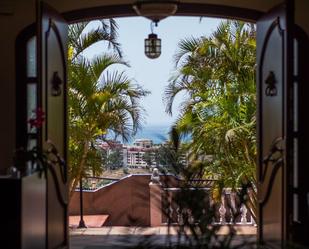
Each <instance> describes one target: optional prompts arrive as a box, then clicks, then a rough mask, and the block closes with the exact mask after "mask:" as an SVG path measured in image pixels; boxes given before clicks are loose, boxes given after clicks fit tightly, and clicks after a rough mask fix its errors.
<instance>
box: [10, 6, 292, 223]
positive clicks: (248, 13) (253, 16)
mask: <svg viewBox="0 0 309 249" xmlns="http://www.w3.org/2000/svg"><path fill="white" fill-rule="evenodd" d="M288 10H289V11H293V9H291V10H290V9H288ZM263 14H265V13H264V12H260V11H257V10H253V9H245V8H239V7H233V6H223V5H214V4H196V3H179V4H178V11H177V12H176V14H175V15H174V16H203V17H217V18H227V19H237V20H243V21H247V22H252V23H256V22H257V20H258V19H259V18H260V17H261V16H262V15H263ZM62 16H63V17H64V19H65V20H66V21H67V22H68V23H75V22H80V21H90V20H95V19H100V18H102V19H104V18H120V17H139V16H138V15H137V14H136V13H135V11H134V10H133V8H132V5H131V4H121V5H107V6H99V7H94V8H86V9H79V10H74V11H69V12H64V13H62ZM31 27H32V28H31ZM32 32H33V35H35V29H33V24H32V25H30V26H28V27H27V28H25V29H24V31H22V32H21V33H20V35H19V36H18V38H17V40H16V51H17V55H16V58H17V57H18V58H20V54H19V51H20V44H22V43H24V42H26V41H27V39H26V38H29V37H31V33H32ZM21 54H22V53H21ZM24 67H25V66H23V65H22V63H21V61H20V59H16V75H24ZM21 79H23V80H24V78H18V77H17V80H16V89H17V91H16V117H17V120H19V119H20V118H19V116H20V117H24V116H25V112H22V111H21V110H18V105H20V103H21V101H22V100H24V99H25V97H24V96H23V91H22V89H24V88H23V87H24V86H22V84H23V83H24V82H23V80H21ZM21 125H22V122H19V121H18V122H17V123H16V127H17V129H16V130H19V127H21ZM21 138H22V139H23V140H22V141H25V137H22V136H16V145H20V144H21V141H20V139H21ZM285 219H288V217H285Z"/></svg>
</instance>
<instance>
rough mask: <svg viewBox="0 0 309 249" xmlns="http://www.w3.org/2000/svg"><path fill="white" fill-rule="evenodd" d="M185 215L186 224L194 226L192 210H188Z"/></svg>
mask: <svg viewBox="0 0 309 249" xmlns="http://www.w3.org/2000/svg"><path fill="white" fill-rule="evenodd" d="M187 214H188V223H189V224H191V225H193V224H194V217H193V214H192V210H191V209H188V211H187Z"/></svg>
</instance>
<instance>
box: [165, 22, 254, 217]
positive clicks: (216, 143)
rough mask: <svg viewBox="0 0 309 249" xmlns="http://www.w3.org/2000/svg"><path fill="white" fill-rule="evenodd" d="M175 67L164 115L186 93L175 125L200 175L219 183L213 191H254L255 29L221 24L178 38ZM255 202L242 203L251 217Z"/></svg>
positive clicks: (166, 93) (248, 25)
mask: <svg viewBox="0 0 309 249" xmlns="http://www.w3.org/2000/svg"><path fill="white" fill-rule="evenodd" d="M175 63H176V69H177V73H176V75H174V76H173V77H172V78H171V79H170V82H169V85H168V86H167V88H166V91H165V101H166V111H167V112H168V113H170V114H171V113H172V106H173V102H174V98H175V97H176V96H177V95H178V94H179V93H180V92H185V93H186V96H187V97H188V98H187V99H185V100H184V101H183V102H182V104H181V112H180V115H179V117H178V120H177V122H176V126H177V129H178V130H179V131H180V132H183V133H190V134H191V137H192V143H191V146H190V152H191V153H192V157H191V158H194V159H195V163H197V162H200V163H203V164H204V170H205V173H204V174H205V176H207V177H208V176H212V177H215V178H216V179H218V184H217V187H219V186H220V187H232V188H234V189H235V190H236V189H238V188H239V187H241V186H242V185H244V184H248V183H250V184H252V185H253V188H252V189H253V190H255V189H256V179H255V161H256V160H255V159H256V135H255V126H256V122H255V111H256V97H255V94H256V88H255V72H254V70H255V27H254V26H253V25H251V24H247V23H244V22H240V21H223V22H222V23H221V24H220V25H219V27H218V29H217V30H216V31H215V32H213V34H212V35H211V36H210V37H201V38H198V39H196V38H189V39H184V40H182V41H181V42H180V43H179V51H178V53H177V54H176V55H175ZM207 155H211V157H212V160H205V157H206V156H207ZM208 158H209V157H208ZM254 199H255V197H254V196H253V197H252V199H250V198H249V200H248V202H247V204H248V206H250V210H251V211H252V214H253V215H254V214H255V204H254Z"/></svg>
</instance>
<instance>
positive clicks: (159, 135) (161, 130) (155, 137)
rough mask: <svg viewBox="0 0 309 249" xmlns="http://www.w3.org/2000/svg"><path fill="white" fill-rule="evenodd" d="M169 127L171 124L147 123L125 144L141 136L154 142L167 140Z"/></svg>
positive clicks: (159, 142)
mask: <svg viewBox="0 0 309 249" xmlns="http://www.w3.org/2000/svg"><path fill="white" fill-rule="evenodd" d="M170 129H171V125H147V126H145V127H142V128H141V129H140V130H139V131H138V132H137V134H136V135H135V136H134V137H133V138H132V139H131V140H130V141H128V142H127V144H133V142H134V140H135V139H141V138H146V139H151V140H152V141H153V143H154V144H161V143H163V142H165V141H166V140H168V138H169V135H168V133H169V131H170Z"/></svg>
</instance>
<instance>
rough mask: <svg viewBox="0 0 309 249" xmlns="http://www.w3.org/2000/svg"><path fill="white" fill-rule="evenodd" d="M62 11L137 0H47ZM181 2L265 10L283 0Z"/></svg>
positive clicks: (123, 3)
mask: <svg viewBox="0 0 309 249" xmlns="http://www.w3.org/2000/svg"><path fill="white" fill-rule="evenodd" d="M46 2H48V3H50V4H51V5H52V6H54V7H55V8H56V9H57V10H58V11H60V12H70V11H76V10H81V9H87V8H94V7H102V6H111V5H127V4H133V3H134V2H135V0H46ZM179 2H181V3H200V4H201V3H202V4H215V5H223V6H230V7H239V8H246V9H252V10H257V11H261V12H265V11H267V10H269V9H270V8H271V7H272V6H274V5H276V4H279V3H280V2H282V0H180V1H179Z"/></svg>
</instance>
